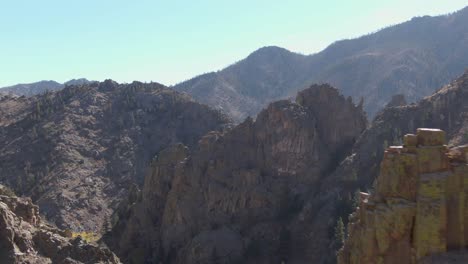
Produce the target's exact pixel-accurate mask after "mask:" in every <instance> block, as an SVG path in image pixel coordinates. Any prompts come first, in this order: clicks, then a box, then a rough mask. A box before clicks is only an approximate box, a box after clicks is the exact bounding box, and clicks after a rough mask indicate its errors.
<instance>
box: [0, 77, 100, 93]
mask: <svg viewBox="0 0 468 264" xmlns="http://www.w3.org/2000/svg"><path fill="white" fill-rule="evenodd" d="M89 83H91V81H88V80H87V79H84V78H81V79H73V80H69V81H67V82H65V83H63V84H62V83H58V82H56V81H39V82H35V83H23V84H16V85H12V86H7V87H0V93H5V94H14V95H19V96H21V95H24V96H33V95H36V94H41V93H44V92H46V91H49V92H52V91H57V90H60V89H63V88H64V87H65V86H67V85H82V84H89Z"/></svg>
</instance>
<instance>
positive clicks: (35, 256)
mask: <svg viewBox="0 0 468 264" xmlns="http://www.w3.org/2000/svg"><path fill="white" fill-rule="evenodd" d="M70 236H71V233H70V232H66V231H62V230H59V229H57V228H54V227H52V226H50V225H48V224H46V223H45V222H43V221H42V219H41V217H40V216H39V208H38V206H36V205H34V204H32V202H31V200H30V199H28V198H20V197H15V196H14V195H13V194H12V193H11V191H7V189H5V187H3V186H0V260H1V262H2V263H4V264H9V263H18V264H20V263H35V264H42V263H43V264H46V263H70V264H72V263H73V264H78V263H115V264H118V263H120V261H119V259H118V258H117V257H116V256H115V255H114V254H113V253H112V252H111V251H110V250H109V249H105V248H100V247H98V246H97V245H94V244H88V243H86V242H85V241H83V240H82V239H81V238H80V237H77V238H75V239H72V238H70Z"/></svg>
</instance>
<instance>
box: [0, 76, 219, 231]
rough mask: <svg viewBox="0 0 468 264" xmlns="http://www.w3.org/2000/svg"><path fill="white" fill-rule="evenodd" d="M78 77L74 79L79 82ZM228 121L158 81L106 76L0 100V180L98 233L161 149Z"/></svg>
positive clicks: (53, 214)
mask: <svg viewBox="0 0 468 264" xmlns="http://www.w3.org/2000/svg"><path fill="white" fill-rule="evenodd" d="M78 81H79V80H78ZM227 124H228V120H227V119H226V118H225V117H224V116H223V115H222V114H220V113H219V112H217V111H214V110H211V109H210V108H208V107H207V106H204V105H201V104H198V103H196V102H194V101H193V100H192V99H191V98H190V97H188V96H187V95H182V94H180V93H177V92H174V91H172V90H170V89H167V88H165V87H164V86H162V85H160V84H157V83H149V84H144V83H138V82H134V83H131V84H118V83H116V82H113V81H111V80H107V81H105V82H102V83H91V84H85V85H79V86H68V87H67V88H65V89H63V90H60V91H58V92H51V93H45V94H42V95H38V96H33V97H15V96H5V97H2V98H1V99H0V160H1V167H0V181H1V182H2V183H4V184H5V185H7V186H9V187H11V188H13V189H14V190H15V191H16V192H17V193H19V194H21V195H25V196H30V197H32V199H33V201H34V202H35V203H37V204H38V205H39V206H40V207H41V211H42V212H43V214H44V215H45V216H46V218H47V219H48V220H49V221H52V222H54V223H55V224H56V225H58V226H59V227H61V228H70V229H72V230H74V231H89V232H91V231H92V232H100V231H101V229H102V228H103V225H104V224H107V223H108V222H109V221H110V216H111V215H112V212H113V209H115V207H116V205H117V203H118V201H120V200H121V199H122V198H124V197H126V196H127V191H128V188H129V186H131V184H132V183H139V184H142V183H143V180H144V170H145V169H146V168H147V167H148V165H149V164H150V162H151V159H152V158H153V156H154V155H155V154H157V153H158V152H159V151H160V150H162V149H164V148H166V147H167V146H169V145H172V144H175V143H178V142H181V143H183V144H185V145H187V146H193V145H195V144H196V143H197V141H198V140H199V139H200V137H201V136H203V135H205V134H206V133H208V132H209V131H212V130H223V129H224V127H225V126H226V125H227Z"/></svg>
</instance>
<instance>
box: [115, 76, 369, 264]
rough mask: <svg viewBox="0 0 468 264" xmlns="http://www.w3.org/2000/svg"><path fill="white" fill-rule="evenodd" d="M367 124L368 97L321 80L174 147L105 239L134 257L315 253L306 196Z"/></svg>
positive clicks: (226, 258)
mask: <svg viewBox="0 0 468 264" xmlns="http://www.w3.org/2000/svg"><path fill="white" fill-rule="evenodd" d="M365 127H366V119H365V116H364V113H363V110H362V106H355V105H354V104H353V103H352V101H351V99H350V98H348V99H346V98H345V97H343V96H341V95H339V94H338V91H337V90H336V89H334V88H332V87H330V86H328V85H315V86H312V87H311V88H309V89H306V90H304V91H302V92H300V93H299V94H298V96H297V98H296V101H295V102H291V101H286V100H283V101H278V102H275V103H272V104H270V105H269V107H268V108H266V109H265V110H264V111H262V112H261V113H260V114H259V115H258V117H257V119H256V120H255V121H253V120H252V119H247V120H246V121H245V122H243V123H242V124H240V125H238V126H237V127H235V128H233V129H232V130H230V131H227V132H225V133H220V132H213V133H209V134H207V135H206V136H205V137H203V138H202V139H201V140H200V142H199V144H198V146H197V147H196V148H194V149H192V150H191V151H189V149H187V148H186V147H184V146H183V145H176V146H174V147H172V148H169V149H166V150H165V151H163V152H161V153H160V155H159V156H158V158H157V160H155V162H154V163H153V164H152V168H151V170H150V172H149V173H148V175H147V177H146V179H145V184H144V188H143V191H142V192H138V191H137V190H135V192H133V193H132V194H131V195H130V197H129V199H128V201H127V202H126V203H124V204H123V205H122V206H121V208H120V210H119V212H118V214H117V215H116V217H117V219H116V220H117V223H116V225H115V227H114V229H113V230H112V232H111V233H110V234H108V236H107V238H106V241H107V242H108V243H109V246H110V247H111V248H113V249H115V251H116V252H117V253H118V255H119V256H121V258H122V259H123V260H124V261H126V262H128V263H158V261H163V262H164V263H234V262H235V261H241V262H242V263H273V262H277V263H279V262H280V261H281V260H287V259H291V260H296V261H312V262H315V261H314V260H316V259H317V256H312V255H309V254H308V250H307V248H306V246H305V245H306V244H308V243H309V244H310V243H315V242H316V241H315V238H314V237H310V236H305V234H304V232H303V231H304V226H308V225H311V224H312V223H311V222H308V221H309V219H310V217H311V214H313V212H312V211H310V210H309V208H308V205H307V204H305V201H307V199H308V197H310V196H311V195H313V194H315V193H317V192H318V191H319V189H318V187H319V183H320V182H321V181H322V180H323V178H324V177H325V175H327V173H329V171H330V170H331V169H332V168H334V167H336V166H337V164H338V163H339V161H340V157H344V155H345V154H346V153H347V152H348V151H349V149H350V147H351V146H352V144H353V142H354V141H355V140H356V138H357V137H358V136H359V135H360V134H361V132H362V131H363V130H364V129H365ZM304 208H305V209H304ZM273 230H277V232H274V231H273ZM272 231H273V232H272ZM323 232H327V231H326V230H324V231H323ZM298 244H304V247H292V245H298Z"/></svg>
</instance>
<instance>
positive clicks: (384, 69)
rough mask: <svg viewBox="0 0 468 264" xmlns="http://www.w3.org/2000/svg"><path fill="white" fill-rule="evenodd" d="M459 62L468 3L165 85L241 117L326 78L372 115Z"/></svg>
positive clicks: (54, 86) (29, 88) (423, 88)
mask: <svg viewBox="0 0 468 264" xmlns="http://www.w3.org/2000/svg"><path fill="white" fill-rule="evenodd" d="M466 65H468V7H466V8H464V9H462V10H460V11H457V12H454V13H452V14H447V15H441V16H435V17H431V16H423V17H415V18H413V19H411V20H410V21H407V22H404V23H401V24H398V25H394V26H390V27H387V28H385V29H382V30H380V31H378V32H375V33H372V34H368V35H365V36H362V37H359V38H356V39H347V40H340V41H337V42H335V43H333V44H331V45H330V46H328V47H327V48H326V49H324V50H323V51H321V52H318V53H315V54H311V55H302V54H298V53H294V52H291V51H288V50H286V49H284V48H280V47H275V46H269V47H263V48H260V49H258V50H257V51H255V52H253V53H252V54H250V55H249V56H248V57H247V58H245V59H243V60H241V61H239V62H236V63H234V64H232V65H231V66H229V67H227V68H225V69H222V70H220V71H216V72H211V73H207V74H203V75H200V76H197V77H194V78H192V79H190V80H187V81H184V82H181V83H179V84H176V85H174V86H173V87H171V88H173V89H175V90H177V91H181V92H186V93H188V94H190V95H191V96H192V97H193V98H194V99H195V100H197V101H199V102H201V103H205V104H207V105H209V106H211V107H213V108H215V109H219V110H221V111H223V112H224V113H226V114H227V115H228V116H230V117H231V118H232V119H233V120H234V121H236V122H241V121H243V120H244V119H245V118H246V117H247V116H252V117H255V116H256V114H257V113H259V112H260V111H261V110H262V109H263V108H264V107H266V106H267V105H268V103H270V102H272V101H275V100H279V99H283V98H292V97H294V95H295V94H296V93H297V92H298V91H300V90H302V89H304V88H306V87H308V86H309V85H310V84H311V83H329V84H331V85H333V86H334V87H337V88H338V89H339V90H340V91H341V93H343V94H344V95H345V96H351V97H352V98H353V99H354V101H359V100H361V99H363V100H364V110H365V111H366V113H367V114H368V116H369V117H370V118H373V117H374V116H375V115H376V114H377V113H378V111H380V110H381V109H382V108H383V107H384V106H385V105H386V104H387V103H388V102H389V101H390V100H391V98H392V96H393V95H395V94H402V95H404V96H405V97H406V100H407V101H408V102H410V103H411V102H416V101H417V100H419V99H421V98H423V97H424V96H428V95H430V94H432V93H433V92H434V91H435V90H436V89H437V88H438V87H440V86H442V85H444V84H446V83H448V82H449V81H450V80H453V79H454V78H455V77H457V76H459V75H460V74H462V73H463V71H464V69H465V67H466ZM84 82H89V81H87V80H86V79H78V80H72V81H69V82H67V83H64V84H60V83H57V82H54V81H42V82H37V83H32V84H18V85H14V86H10V87H4V88H0V92H11V93H14V94H17V95H27V96H30V95H33V94H38V93H41V92H44V91H45V90H58V89H61V88H63V87H64V86H65V85H67V84H72V83H73V84H80V83H84Z"/></svg>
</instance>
